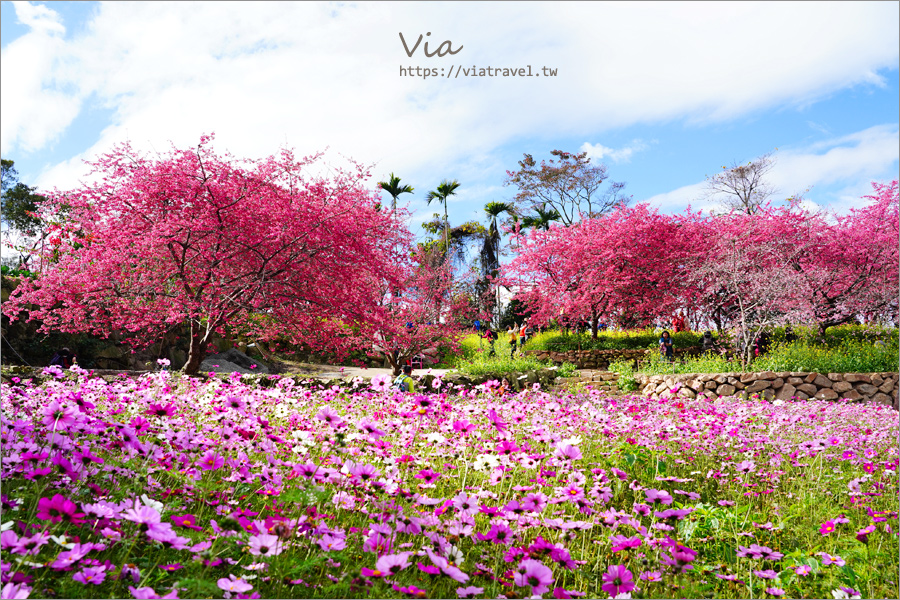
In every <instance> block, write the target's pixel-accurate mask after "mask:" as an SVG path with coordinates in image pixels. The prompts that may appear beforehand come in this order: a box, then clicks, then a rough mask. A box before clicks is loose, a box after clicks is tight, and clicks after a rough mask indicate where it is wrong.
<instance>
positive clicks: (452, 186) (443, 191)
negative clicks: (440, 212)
mask: <svg viewBox="0 0 900 600" xmlns="http://www.w3.org/2000/svg"><path fill="white" fill-rule="evenodd" d="M460 185H461V184H460V183H459V182H458V181H456V180H455V179H454V180H453V181H448V180H446V179H445V180H443V181H442V182H441V184H440V185H439V186H437V189H436V190H432V191H430V192H428V195H427V196H425V200H426V201H428V204H431V201H432V200H437V201H438V202H439V203H441V204H443V205H444V251H445V252H446V251H447V250H449V248H450V246H449V240H448V233H449V230H450V223H449V221H448V219H447V199H448V198H450V196H452V195H453V194H455V193H456V189H457V188H458V187H459V186H460Z"/></svg>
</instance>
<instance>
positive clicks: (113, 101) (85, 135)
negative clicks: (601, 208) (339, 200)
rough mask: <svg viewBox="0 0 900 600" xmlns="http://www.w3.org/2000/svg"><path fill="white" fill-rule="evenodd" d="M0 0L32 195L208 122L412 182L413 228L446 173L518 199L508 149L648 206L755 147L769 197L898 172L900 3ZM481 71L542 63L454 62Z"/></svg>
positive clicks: (5, 140) (838, 204) (839, 203)
mask: <svg viewBox="0 0 900 600" xmlns="http://www.w3.org/2000/svg"><path fill="white" fill-rule="evenodd" d="M0 10H2V14H0V48H2V65H0V77H2V81H0V94H2V98H0V153H2V156H3V158H5V159H12V160H14V161H15V164H16V168H17V170H18V172H19V175H20V178H21V180H22V181H23V182H24V183H27V184H28V185H33V186H37V187H38V188H39V189H40V190H45V191H46V190H51V189H54V188H57V189H60V190H65V189H69V188H72V187H75V186H77V185H78V182H79V181H81V180H83V179H84V178H85V177H86V176H87V173H88V168H87V167H86V166H85V164H84V163H83V161H84V160H86V159H91V158H94V157H96V156H97V155H99V154H102V153H104V152H106V151H108V150H110V149H111V148H112V147H113V146H114V145H116V144H118V143H121V142H125V141H129V142H130V143H131V144H132V146H133V147H135V148H138V149H141V150H145V151H148V152H165V151H167V150H168V149H169V148H170V147H171V145H172V144H174V145H175V146H177V147H181V148H183V147H190V146H195V145H196V144H197V143H198V141H199V139H200V136H201V135H204V134H209V133H214V134H215V148H216V150H217V151H219V152H222V153H224V152H226V151H227V152H230V153H231V154H233V155H235V156H238V157H246V158H262V157H265V156H268V155H271V154H274V153H276V152H278V150H279V149H280V148H282V147H290V148H293V149H295V150H296V151H297V152H298V153H299V154H300V155H307V154H312V153H315V152H318V151H323V150H327V151H326V155H325V156H326V162H328V164H334V165H340V164H342V163H343V161H345V160H346V157H349V158H352V159H354V160H356V161H358V162H361V163H363V164H366V165H371V167H372V168H371V171H372V175H373V178H372V180H371V183H372V187H373V188H374V184H375V182H377V181H381V180H384V179H387V177H388V175H389V174H390V173H392V172H393V173H396V174H397V175H398V176H400V177H401V179H402V183H404V184H409V185H412V186H413V187H414V188H415V194H413V195H412V196H410V195H404V196H402V197H401V198H402V199H403V201H408V202H409V209H410V210H411V211H412V216H411V226H412V227H413V230H414V232H417V233H421V229H420V228H419V227H418V226H419V224H421V223H422V222H424V221H427V220H430V218H431V215H432V214H433V213H435V212H438V211H439V210H440V208H439V207H438V206H436V205H434V204H432V206H427V205H426V202H425V196H426V193H427V192H428V191H429V190H433V189H435V188H436V187H437V185H438V184H439V183H440V182H441V181H442V180H444V179H456V180H458V181H459V182H460V183H461V184H462V185H461V187H460V188H459V190H458V192H457V195H456V196H454V197H452V198H451V199H450V202H449V207H448V208H449V214H450V221H451V224H459V223H461V222H463V221H468V220H471V219H479V220H482V221H484V212H483V207H484V205H485V203H487V202H490V201H508V200H510V199H512V198H513V196H514V195H515V191H514V189H513V188H511V187H509V186H505V185H504V181H505V179H506V172H507V171H508V170H515V169H516V168H517V167H518V165H517V163H518V161H519V160H521V158H522V156H523V154H524V153H528V154H532V155H533V156H534V157H535V158H536V159H538V160H540V159H549V158H550V151H551V150H554V149H561V150H565V151H569V152H575V151H587V152H588V155H589V156H590V157H591V159H592V161H593V162H601V163H603V164H605V165H607V167H608V171H609V176H610V179H611V180H613V181H619V182H625V184H626V187H625V190H624V192H625V193H626V194H627V195H631V196H633V200H634V202H649V203H650V204H651V205H653V206H655V207H658V208H659V210H661V211H662V212H666V213H677V212H681V211H684V210H685V209H686V208H687V207H688V206H690V207H691V208H692V209H694V210H697V209H704V210H709V209H712V208H714V207H715V206H716V201H715V199H714V198H708V197H706V195H705V194H704V185H705V181H706V178H707V177H708V176H710V175H713V174H715V173H717V172H720V171H721V169H722V167H723V166H731V165H734V164H743V163H746V162H748V161H750V160H753V159H755V158H756V157H758V156H761V155H763V154H766V153H769V152H773V153H774V154H773V157H774V159H775V167H774V169H773V170H772V172H771V173H770V176H769V177H770V182H771V183H772V184H773V185H774V186H775V188H776V189H777V190H778V191H777V194H776V196H775V199H776V200H777V199H783V198H787V197H790V196H793V195H796V194H803V197H804V198H805V199H806V202H807V203H808V204H809V205H810V206H811V207H821V208H825V209H828V210H833V211H835V212H838V213H845V212H847V211H848V210H849V209H850V208H852V207H854V206H861V205H862V204H863V203H864V202H865V200H864V199H862V196H864V195H866V194H868V193H870V192H871V182H872V181H879V182H888V181H891V180H893V179H897V178H898V171H900V163H898V158H900V157H898V154H900V133H898V123H900V81H898V54H900V51H898V49H900V26H898V24H900V3H897V2H872V3H867V2H859V1H855V2H796V3H792V2H765V3H755V2H697V3H680V2H665V3H651V2H634V3H632V2H603V3H600V2H597V3H591V2H577V3H565V2H553V3H550V2H546V3H543V2H534V3H492V2H483V3H452V2H451V3H441V2H434V3H431V2H429V3H391V2H372V3H353V2H334V3H325V2H319V3H315V2H304V3H292V2H272V3H267V2H203V3H196V4H194V3H190V2H173V3H161V2H153V3H139V2H127V3H126V2H114V3H105V2H43V3H41V2H5V1H4V2H2V3H0ZM401 34H402V36H403V37H402V39H401ZM419 36H422V41H421V42H420V43H419V45H418V46H415V44H416V40H418V39H419ZM426 43H427V44H428V48H427V50H428V53H429V54H433V56H427V55H426V48H425V44H426ZM409 51H412V56H410V55H409ZM451 52H452V53H451ZM488 67H491V69H492V70H493V69H495V68H498V67H499V68H500V69H502V68H508V69H516V70H518V69H528V68H529V67H530V69H531V72H532V73H534V74H538V73H540V75H535V76H531V77H527V76H526V77H512V76H509V77H504V76H493V77H489V76H484V77H473V76H468V75H467V74H466V72H464V71H462V69H465V70H466V71H469V70H472V69H478V70H480V69H487V68H488ZM545 68H546V70H544V69H545ZM551 70H555V73H556V74H555V75H551V73H552V71H551ZM416 71H418V72H416ZM426 71H427V73H428V74H429V75H431V74H432V73H434V74H437V75H436V76H428V77H424V76H423V75H424V74H425V72H426ZM526 72H527V71H526ZM411 73H412V74H411ZM448 73H449V75H448Z"/></svg>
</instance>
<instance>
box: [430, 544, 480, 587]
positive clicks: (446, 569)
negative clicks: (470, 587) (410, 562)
mask: <svg viewBox="0 0 900 600" xmlns="http://www.w3.org/2000/svg"><path fill="white" fill-rule="evenodd" d="M425 553H426V554H428V558H430V559H431V562H432V563H434V566H436V567H437V568H438V569H440V570H441V572H442V573H443V574H444V575H446V576H447V577H449V578H450V579H453V580H454V581H458V582H459V583H465V582H467V581H468V580H469V576H468V575H466V574H465V573H463V572H462V571H461V570H460V569H459V568H457V567H456V566H454V565H451V564H450V561H448V560H447V559H446V558H444V557H443V556H438V555H437V554H435V553H434V552H433V551H432V550H431V549H430V548H426V549H425Z"/></svg>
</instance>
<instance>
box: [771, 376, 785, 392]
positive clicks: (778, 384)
mask: <svg viewBox="0 0 900 600" xmlns="http://www.w3.org/2000/svg"><path fill="white" fill-rule="evenodd" d="M783 385H784V379H782V378H781V377H778V378H776V379H775V380H774V381H772V389H773V390H777V389H779V388H781V386H783Z"/></svg>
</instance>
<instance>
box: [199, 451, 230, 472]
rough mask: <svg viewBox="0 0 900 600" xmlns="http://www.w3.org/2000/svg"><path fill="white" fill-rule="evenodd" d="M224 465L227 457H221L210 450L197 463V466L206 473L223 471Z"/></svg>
mask: <svg viewBox="0 0 900 600" xmlns="http://www.w3.org/2000/svg"><path fill="white" fill-rule="evenodd" d="M224 465H225V457H223V456H219V455H218V454H216V453H215V452H213V451H212V450H209V451H208V452H207V453H206V454H204V455H203V458H201V459H200V460H199V461H198V462H197V466H199V467H200V468H201V469H203V470H204V471H215V470H216V469H221V468H222V467H223V466H224Z"/></svg>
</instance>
